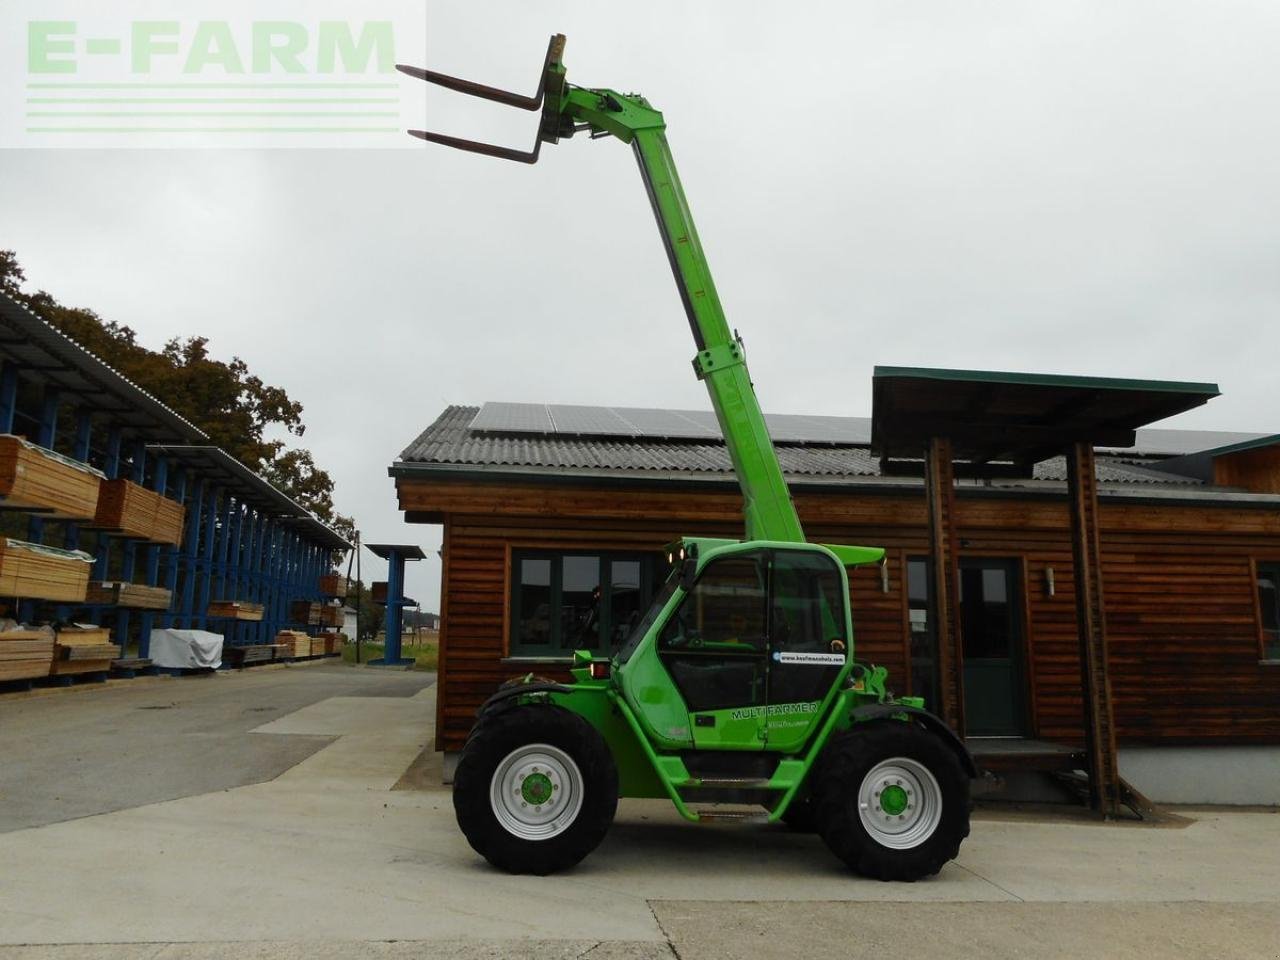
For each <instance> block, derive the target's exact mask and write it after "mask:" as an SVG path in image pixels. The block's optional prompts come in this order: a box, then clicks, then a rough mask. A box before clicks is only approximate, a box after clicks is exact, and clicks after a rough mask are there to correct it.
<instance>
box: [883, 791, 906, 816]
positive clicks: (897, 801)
mask: <svg viewBox="0 0 1280 960" xmlns="http://www.w3.org/2000/svg"><path fill="white" fill-rule="evenodd" d="M880 809H881V810H883V811H884V812H885V813H887V814H888V815H889V816H891V817H896V816H898V814H900V813H902V811H903V810H905V809H907V791H906V790H904V789H903V788H902V787H900V786H898V785H897V784H896V783H895V784H893V785H891V786H888V787H885V788H884V790H883V791H882V792H881V794H880Z"/></svg>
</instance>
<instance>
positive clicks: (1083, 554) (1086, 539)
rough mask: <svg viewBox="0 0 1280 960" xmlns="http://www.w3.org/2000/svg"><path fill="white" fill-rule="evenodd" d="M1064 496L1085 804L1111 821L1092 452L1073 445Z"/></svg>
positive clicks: (1116, 778)
mask: <svg viewBox="0 0 1280 960" xmlns="http://www.w3.org/2000/svg"><path fill="white" fill-rule="evenodd" d="M1067 492H1068V499H1069V500H1070V505H1071V555H1072V560H1073V562H1074V564H1075V581H1076V590H1075V592H1076V628H1077V631H1078V634H1079V642H1080V680H1081V686H1082V688H1083V694H1084V697H1083V700H1084V728H1085V743H1086V745H1087V750H1088V773H1089V804H1090V806H1091V807H1092V808H1093V809H1094V811H1096V812H1097V813H1100V814H1102V815H1103V816H1106V817H1114V816H1116V814H1117V813H1118V811H1119V805H1120V771H1119V766H1118V763H1117V760H1116V732H1115V719H1114V714H1113V710H1112V705H1111V678H1110V676H1109V673H1108V670H1107V629H1106V626H1107V625H1106V607H1105V604H1104V602H1103V598H1102V551H1101V546H1100V540H1099V536H1098V482H1097V474H1096V473H1095V471H1094V454H1093V447H1092V446H1091V445H1089V444H1087V443H1075V444H1072V445H1071V447H1070V449H1069V450H1068V451H1067Z"/></svg>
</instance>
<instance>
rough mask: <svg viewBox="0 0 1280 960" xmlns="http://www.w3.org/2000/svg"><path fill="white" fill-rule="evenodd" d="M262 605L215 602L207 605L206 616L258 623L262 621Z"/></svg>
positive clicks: (243, 601) (233, 601)
mask: <svg viewBox="0 0 1280 960" xmlns="http://www.w3.org/2000/svg"><path fill="white" fill-rule="evenodd" d="M263 609H264V608H263V605H262V604H260V603H251V602H250V601H248V600H215V601H214V602H213V603H211V604H209V610H208V615H209V616H211V617H220V618H222V619H226V620H246V621H249V622H250V623H259V622H261V620H262V612H263Z"/></svg>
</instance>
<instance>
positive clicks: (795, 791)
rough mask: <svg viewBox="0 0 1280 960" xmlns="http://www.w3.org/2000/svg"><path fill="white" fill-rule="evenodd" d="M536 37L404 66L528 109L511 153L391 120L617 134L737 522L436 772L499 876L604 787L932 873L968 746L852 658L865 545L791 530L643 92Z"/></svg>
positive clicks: (756, 413)
mask: <svg viewBox="0 0 1280 960" xmlns="http://www.w3.org/2000/svg"><path fill="white" fill-rule="evenodd" d="M564 42H565V41H564V37H563V36H562V35H556V36H553V37H552V38H551V42H550V45H549V47H548V49H547V56H546V60H545V62H544V64H543V69H542V74H541V76H540V79H539V82H538V88H537V91H536V92H535V94H534V95H533V96H523V95H520V94H516V93H510V92H507V91H504V90H498V89H495V88H493V87H489V86H484V85H482V84H477V83H473V82H471V81H467V80H460V79H458V78H456V77H450V76H446V75H444V74H440V73H436V72H434V71H430V70H422V69H418V68H416V67H406V66H401V67H400V68H399V69H400V70H401V71H403V72H404V73H407V74H409V75H410V76H413V77H417V78H419V79H422V80H426V81H428V82H430V83H434V84H438V85H440V86H443V87H447V88H449V89H451V90H454V91H457V92H459V93H464V94H469V95H472V96H477V97H481V98H483V99H486V100H492V101H496V102H498V103H502V104H506V105H508V106H513V107H519V108H521V109H524V110H529V111H536V112H540V114H541V122H540V124H539V128H538V134H537V138H536V140H535V142H534V145H533V148H532V149H531V150H528V151H525V150H518V149H512V148H508V147H501V146H495V145H492V144H487V143H478V142H475V141H471V140H463V139H459V138H457V137H451V136H446V135H444V134H439V133H432V132H428V131H416V130H415V131H410V133H412V134H413V135H414V136H417V137H420V138H422V139H424V140H428V141H431V142H433V143H439V144H444V145H446V146H450V147H456V148H458V149H461V150H467V151H471V152H473V153H480V154H485V155H488V156H492V157H498V158H501V159H506V160H516V161H520V162H524V163H534V162H536V161H537V159H538V154H539V152H540V149H541V147H542V144H544V143H551V144H554V143H557V142H558V141H559V140H561V139H564V138H567V137H571V136H573V135H574V134H577V133H583V132H585V133H588V134H589V135H590V136H591V137H592V138H593V139H594V138H597V137H606V136H612V137H614V138H616V139H618V140H621V141H622V142H623V143H628V144H630V145H631V149H632V151H633V152H634V154H635V157H636V160H637V161H638V162H639V165H640V172H641V175H642V177H643V179H644V185H645V189H646V190H647V191H648V194H649V199H650V201H651V203H652V205H653V211H654V214H655V216H656V217H657V220H658V226H659V228H660V231H661V234H662V240H663V243H664V245H665V247H666V251H667V256H668V258H669V259H670V262H671V268H672V270H673V272H674V273H675V279H676V285H677V287H678V288H679V291H680V296H681V299H682V300H683V302H684V308H685V312H686V314H687V315H688V319H689V326H690V328H691V330H692V333H693V339H694V342H695V343H696V344H697V354H696V355H695V356H694V359H693V367H694V371H695V373H696V375H697V376H698V377H699V378H700V379H701V380H702V381H703V382H704V383H705V384H706V386H707V391H708V393H709V394H710V395H711V403H712V405H713V407H714V408H715V412H716V417H717V419H718V420H719V423H720V427H721V430H722V431H723V433H724V439H725V444H726V445H727V447H728V450H729V453H730V456H731V458H732V461H733V466H734V470H735V472H736V474H737V479H738V482H739V484H740V486H741V488H742V496H743V502H744V508H743V512H744V516H745V521H746V530H745V537H744V539H742V540H722V539H709V538H702V537H687V538H684V539H683V540H681V541H679V542H677V543H675V544H672V545H671V546H669V547H668V553H667V556H668V561H669V563H670V565H671V573H670V576H669V577H668V579H667V581H666V583H665V585H664V586H663V587H662V589H661V590H660V591H659V593H658V594H657V596H656V597H655V599H654V601H653V603H652V604H651V606H650V607H649V609H648V611H647V613H646V614H645V616H644V617H643V619H642V620H641V621H640V622H639V624H638V625H637V626H636V627H635V629H634V631H633V632H632V634H631V635H630V638H629V639H628V640H627V641H626V643H625V644H624V645H623V646H622V647H621V648H620V649H619V650H618V651H617V652H616V653H615V654H614V655H613V656H612V657H611V658H603V657H595V656H594V655H593V654H592V653H591V652H589V651H577V652H575V653H574V655H573V666H572V669H571V674H572V677H573V682H571V683H557V682H551V681H546V680H540V679H537V678H534V677H532V676H529V677H524V678H520V679H518V680H516V681H512V682H510V683H508V684H506V685H504V686H503V688H502V689H500V690H499V691H498V692H497V693H496V694H495V695H494V696H492V697H490V698H489V699H488V701H486V702H485V704H484V705H483V706H482V707H481V708H480V710H479V711H478V714H477V719H476V722H475V725H474V726H473V728H472V730H471V733H470V735H469V737H468V739H467V742H466V745H465V747H464V749H463V751H462V754H461V756H460V758H459V760H458V765H457V769H456V772H455V775H454V792H453V800H454V809H455V811H456V814H457V819H458V824H459V826H460V827H461V829H462V831H463V833H464V834H465V835H466V837H467V840H468V841H469V842H470V844H471V846H472V847H473V848H474V849H475V850H476V851H477V852H478V853H480V854H481V855H482V856H484V857H485V858H486V859H487V860H488V861H489V862H490V863H492V864H494V865H495V866H497V867H499V868H501V869H504V870H508V871H511V872H513V873H533V874H548V873H552V872H554V871H557V870H562V869H565V868H567V867H570V866H573V865H574V864H576V863H578V862H579V861H580V860H582V858H583V857H585V856H586V855H587V854H588V853H590V852H591V851H592V850H593V849H594V848H595V847H596V846H597V845H598V844H599V843H600V841H601V840H602V839H603V838H604V836H605V833H606V832H607V830H608V828H609V825H610V823H611V822H612V820H613V817H614V814H615V811H616V809H617V804H618V798H619V797H658V798H666V799H669V800H670V801H671V802H672V803H673V804H674V805H675V808H676V810H678V811H679V813H680V815H681V816H683V817H684V818H685V819H687V820H690V821H695V822H703V821H709V820H725V819H734V820H743V821H748V822H750V821H755V822H777V821H783V822H786V823H788V824H790V825H791V826H792V827H794V828H797V829H811V830H816V831H817V833H818V834H819V835H820V836H821V837H822V839H823V841H824V842H825V843H826V844H827V846H828V847H829V848H830V849H831V850H832V852H833V853H835V855H836V856H837V857H839V858H840V859H842V860H843V861H845V863H847V864H848V865H849V866H850V867H852V868H853V869H854V870H855V871H857V872H858V873H861V874H864V875H866V876H869V877H876V878H879V879H881V880H907V881H910V880H916V879H919V878H921V877H926V876H930V875H932V874H934V873H937V872H938V870H940V869H941V868H942V866H943V864H945V863H946V862H947V861H948V860H951V859H953V858H954V857H955V856H956V854H957V852H958V851H959V847H960V843H961V842H962V841H963V840H964V838H965V837H966V836H968V833H969V784H970V780H971V779H972V778H973V777H975V776H976V770H975V768H974V764H973V760H972V758H971V757H970V756H969V753H968V751H967V750H966V749H965V747H964V744H963V743H962V742H961V741H960V739H959V738H958V737H957V736H956V735H955V734H954V733H952V732H951V730H950V729H949V728H948V727H947V726H946V725H945V724H944V723H943V722H942V721H941V720H939V719H938V718H937V717H935V716H934V715H933V714H931V713H929V712H927V711H926V710H925V709H924V702H923V700H922V699H920V698H918V697H898V698H894V697H893V695H892V694H891V693H890V692H889V691H888V689H887V688H886V684H885V681H886V673H887V672H886V671H885V670H884V669H883V668H879V667H870V666H867V665H864V664H862V663H859V662H857V661H855V660H854V659H853V650H854V645H853V620H852V615H851V611H850V603H849V581H848V573H847V570H846V568H849V567H856V566H860V565H863V564H874V563H879V562H883V557H884V551H883V550H880V549H876V548H870V547H857V546H844V545H836V544H819V543H810V542H808V541H806V540H805V536H804V531H803V530H802V529H801V525H800V520H799V518H798V516H797V514H796V510H795V506H794V504H793V503H792V500H791V496H790V494H789V492H788V490H787V485H786V482H785V480H784V478H783V475H782V470H781V468H780V467H779V465H778V458H777V454H776V453H775V451H774V447H773V442H772V440H771V439H770V436H769V431H768V428H767V426H766V424H765V419H764V416H763V414H762V413H761V411H760V406H759V403H758V401H757V400H756V396H755V391H754V389H753V387H752V384H751V378H750V376H749V375H748V373H747V364H746V355H745V353H744V350H743V345H742V340H741V339H740V338H739V337H737V336H736V335H734V334H731V333H730V330H729V327H728V325H727V323H726V322H725V317H724V312H723V310H722V309H721V306H720V300H719V298H718V297H717V295H716V289H715V285H714V284H713V283H712V280H711V273H710V270H709V269H708V267H707V262H706V258H705V257H704V255H703V251H702V247H701V245H700V244H699V242H698V235H697V232H696V231H695V230H694V225H693V220H692V218H691V216H690V213H689V206H688V203H687V202H686V200H685V196H684V192H683V190H682V188H681V186H680V180H679V178H678V176H677V175H676V169H675V165H674V164H673V162H672V158H671V151H670V149H669V148H668V146H667V138H666V133H665V129H666V127H665V123H664V121H663V117H662V114H661V113H660V112H658V111H657V110H655V109H654V108H653V107H651V106H650V105H649V103H648V101H647V100H645V98H644V97H641V96H638V95H635V94H624V93H619V92H617V91H614V90H608V89H586V88H582V87H577V86H571V85H570V84H568V83H567V82H566V79H565V69H564V65H563V63H562V58H563V52H564Z"/></svg>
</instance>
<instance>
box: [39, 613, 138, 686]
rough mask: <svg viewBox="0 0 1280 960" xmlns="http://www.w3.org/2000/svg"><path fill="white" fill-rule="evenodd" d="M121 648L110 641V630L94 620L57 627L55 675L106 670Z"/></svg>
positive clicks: (52, 671) (54, 653)
mask: <svg viewBox="0 0 1280 960" xmlns="http://www.w3.org/2000/svg"><path fill="white" fill-rule="evenodd" d="M120 654H121V650H120V647H119V646H118V645H117V644H114V643H112V642H111V631H110V630H108V629H107V628H106V627H99V626H96V625H93V624H80V623H76V624H71V625H70V626H66V627H63V628H61V629H60V630H58V632H57V634H56V636H55V645H54V649H53V669H52V670H51V671H50V672H51V673H52V674H53V676H55V677H56V676H62V675H65V674H70V673H106V672H107V671H108V670H110V669H111V661H112V660H116V659H118V658H119V657H120Z"/></svg>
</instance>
